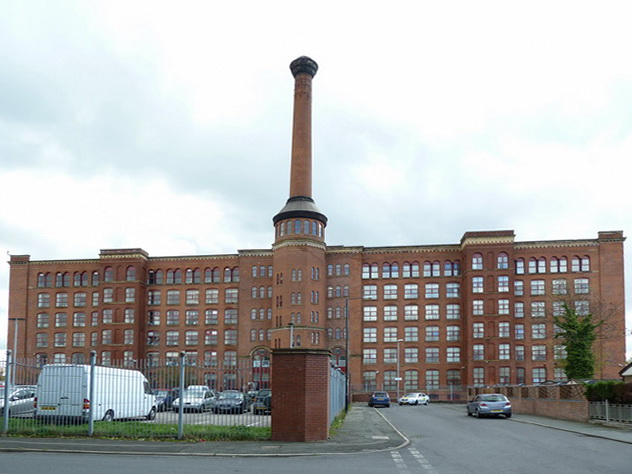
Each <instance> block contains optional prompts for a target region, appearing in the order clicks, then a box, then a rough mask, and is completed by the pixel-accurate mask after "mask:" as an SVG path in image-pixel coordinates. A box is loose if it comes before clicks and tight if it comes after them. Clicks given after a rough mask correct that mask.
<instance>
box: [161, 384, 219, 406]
mask: <svg viewBox="0 0 632 474" xmlns="http://www.w3.org/2000/svg"><path fill="white" fill-rule="evenodd" d="M216 403H217V396H216V394H215V392H213V391H212V390H199V389H190V390H185V391H184V393H183V394H182V396H181V397H178V398H176V399H175V400H174V401H173V404H172V405H171V408H172V409H173V411H179V410H180V404H182V411H199V412H203V411H207V410H212V409H213V408H214V407H215V404H216Z"/></svg>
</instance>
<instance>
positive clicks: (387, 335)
mask: <svg viewBox="0 0 632 474" xmlns="http://www.w3.org/2000/svg"><path fill="white" fill-rule="evenodd" d="M384 342H397V328H384Z"/></svg>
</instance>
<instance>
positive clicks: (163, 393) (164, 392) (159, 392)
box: [154, 390, 169, 397]
mask: <svg viewBox="0 0 632 474" xmlns="http://www.w3.org/2000/svg"><path fill="white" fill-rule="evenodd" d="M154 394H156V395H157V396H158V397H166V396H167V395H169V390H154Z"/></svg>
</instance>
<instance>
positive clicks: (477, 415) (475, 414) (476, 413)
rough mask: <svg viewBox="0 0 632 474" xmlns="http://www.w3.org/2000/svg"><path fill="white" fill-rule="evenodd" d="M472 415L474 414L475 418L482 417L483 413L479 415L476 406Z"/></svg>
mask: <svg viewBox="0 0 632 474" xmlns="http://www.w3.org/2000/svg"><path fill="white" fill-rule="evenodd" d="M474 416H475V417H476V418H482V417H483V415H481V412H480V411H478V408H477V409H476V411H475V412H474Z"/></svg>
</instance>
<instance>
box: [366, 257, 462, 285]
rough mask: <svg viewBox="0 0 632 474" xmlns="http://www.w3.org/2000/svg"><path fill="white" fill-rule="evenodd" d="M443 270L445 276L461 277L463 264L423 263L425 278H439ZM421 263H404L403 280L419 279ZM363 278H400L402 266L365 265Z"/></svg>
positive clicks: (458, 262) (386, 264) (395, 264)
mask: <svg viewBox="0 0 632 474" xmlns="http://www.w3.org/2000/svg"><path fill="white" fill-rule="evenodd" d="M442 270H443V276H448V277H451V276H459V275H461V262H460V261H459V260H455V261H452V260H446V261H445V262H443V264H442V263H441V262H439V261H434V262H430V261H426V262H424V263H423V276H424V277H438V276H441V272H442ZM419 274H420V273H419V262H412V263H410V262H404V263H403V264H402V266H401V277H402V278H418V277H419ZM362 278H363V279H365V280H368V279H377V278H400V266H399V263H397V262H393V263H388V262H387V263H383V264H382V265H381V271H380V265H379V264H377V263H370V264H369V263H365V264H363V265H362Z"/></svg>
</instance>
